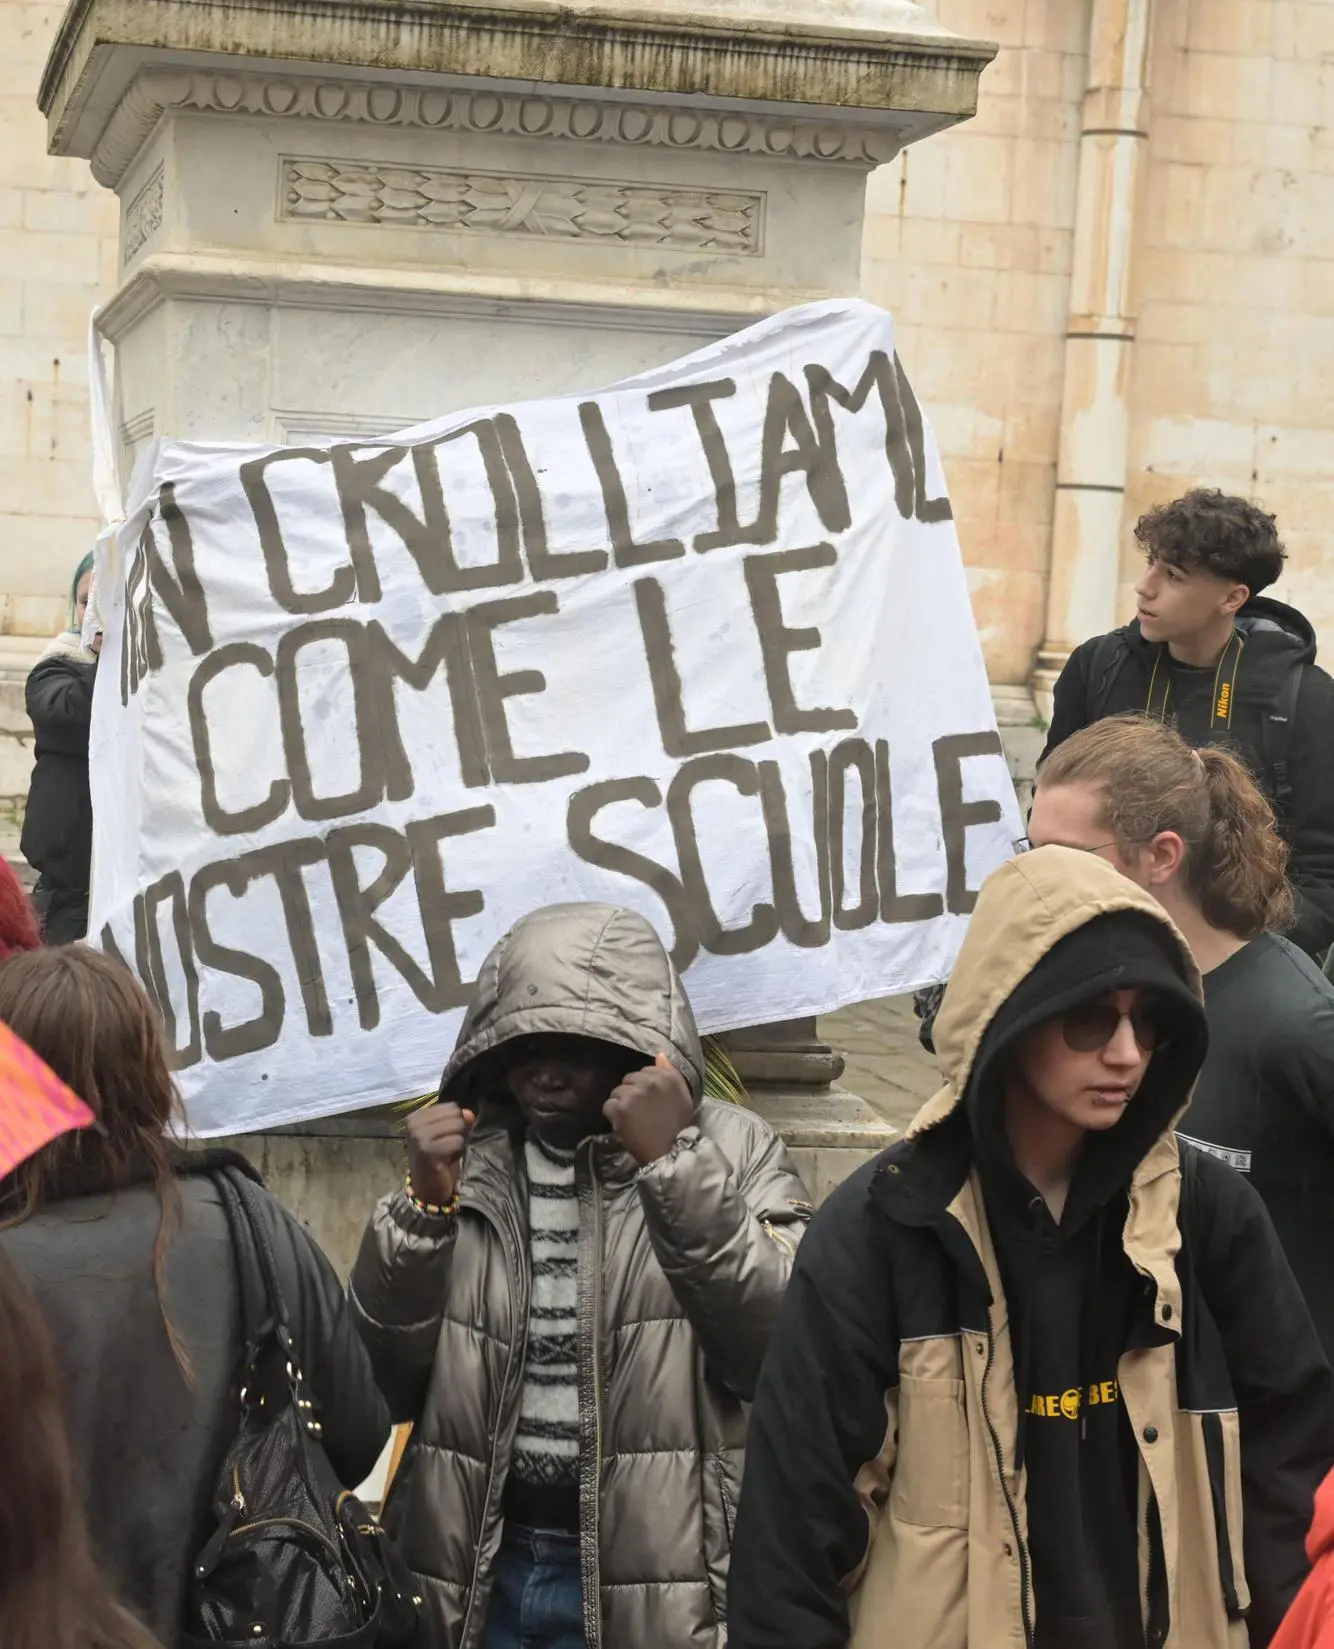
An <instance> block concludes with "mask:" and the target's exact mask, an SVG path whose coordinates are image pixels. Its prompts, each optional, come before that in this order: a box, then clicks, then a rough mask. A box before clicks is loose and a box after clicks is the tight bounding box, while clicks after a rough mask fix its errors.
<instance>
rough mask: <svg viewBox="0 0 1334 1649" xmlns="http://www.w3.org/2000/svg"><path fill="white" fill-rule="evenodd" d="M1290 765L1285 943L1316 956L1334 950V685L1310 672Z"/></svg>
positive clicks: (1302, 694) (1305, 677) (1306, 674)
mask: <svg viewBox="0 0 1334 1649" xmlns="http://www.w3.org/2000/svg"><path fill="white" fill-rule="evenodd" d="M1288 762H1289V771H1290V773H1291V779H1292V802H1291V806H1290V808H1289V811H1288V817H1287V818H1286V819H1285V820H1284V821H1283V822H1284V831H1285V834H1286V836H1287V838H1288V845H1289V846H1290V848H1291V849H1292V859H1291V863H1290V866H1289V874H1290V875H1291V877H1292V884H1293V887H1294V889H1295V891H1296V894H1297V921H1296V924H1295V925H1294V927H1293V928H1292V930H1291V931H1290V932H1289V934H1288V938H1289V939H1291V940H1292V942H1293V944H1294V945H1298V946H1300V947H1301V949H1302V950H1304V951H1305V952H1306V953H1307V955H1308V956H1319V955H1321V954H1323V952H1325V951H1326V950H1328V949H1329V947H1330V945H1332V944H1334V681H1331V680H1330V678H1329V677H1328V676H1327V675H1326V674H1325V672H1324V671H1323V670H1318V669H1316V668H1315V667H1314V666H1311V667H1309V668H1308V669H1307V670H1306V671H1305V672H1304V673H1303V676H1302V685H1301V690H1300V692H1299V693H1298V696H1297V712H1296V717H1295V725H1294V727H1293V731H1292V745H1291V749H1290V750H1289V753H1288Z"/></svg>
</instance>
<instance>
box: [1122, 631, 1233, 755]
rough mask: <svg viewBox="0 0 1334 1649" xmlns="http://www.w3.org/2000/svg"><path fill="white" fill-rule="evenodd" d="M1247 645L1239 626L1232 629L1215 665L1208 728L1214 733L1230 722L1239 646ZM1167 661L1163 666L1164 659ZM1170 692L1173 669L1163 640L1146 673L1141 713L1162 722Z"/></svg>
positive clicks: (1230, 723)
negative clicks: (1145, 693) (1147, 677)
mask: <svg viewBox="0 0 1334 1649" xmlns="http://www.w3.org/2000/svg"><path fill="white" fill-rule="evenodd" d="M1245 645H1246V638H1245V637H1244V636H1243V635H1242V633H1241V631H1240V630H1234V631H1233V632H1232V637H1231V640H1230V641H1229V642H1228V644H1227V646H1226V647H1224V649H1223V656H1222V658H1220V659H1219V661H1218V669H1217V670H1216V671H1215V672H1214V692H1213V713H1212V715H1211V716H1210V718H1209V731H1210V732H1211V733H1216V732H1218V731H1220V730H1222V731H1226V730H1227V729H1228V728H1230V727H1231V726H1232V703H1233V700H1234V698H1235V697H1236V687H1237V671H1238V669H1239V668H1240V666H1241V654H1242V649H1243V648H1244V647H1245ZM1165 660H1166V661H1167V663H1166V666H1165V664H1164V661H1165ZM1171 696H1172V670H1171V663H1170V660H1169V659H1168V652H1167V645H1166V643H1164V644H1163V645H1162V646H1160V647H1159V648H1158V650H1157V653H1156V655H1155V657H1154V661H1153V669H1152V671H1151V672H1150V675H1149V693H1148V698H1147V699H1146V701H1145V705H1144V714H1145V715H1146V716H1147V717H1148V718H1149V719H1150V720H1151V721H1161V722H1165V721H1166V720H1167V717H1168V701H1169V699H1170V698H1171Z"/></svg>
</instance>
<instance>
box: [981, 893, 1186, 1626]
mask: <svg viewBox="0 0 1334 1649" xmlns="http://www.w3.org/2000/svg"><path fill="white" fill-rule="evenodd" d="M1136 986H1138V987H1141V988H1144V989H1148V990H1151V991H1152V992H1153V993H1154V994H1155V996H1156V997H1157V998H1158V999H1159V1000H1160V1002H1161V1003H1162V1010H1161V1015H1162V1019H1163V1023H1164V1025H1165V1027H1166V1029H1167V1036H1166V1039H1165V1041H1164V1043H1163V1044H1162V1045H1161V1046H1160V1048H1159V1049H1158V1051H1157V1052H1156V1053H1155V1054H1154V1057H1153V1059H1152V1061H1151V1063H1150V1065H1149V1068H1148V1071H1147V1072H1146V1073H1145V1076H1144V1080H1143V1082H1142V1083H1141V1085H1140V1088H1139V1090H1138V1092H1137V1093H1136V1094H1135V1096H1134V1098H1133V1100H1132V1101H1131V1103H1130V1105H1129V1106H1128V1107H1127V1109H1126V1112H1125V1114H1124V1116H1123V1117H1122V1119H1121V1121H1120V1122H1118V1123H1117V1124H1116V1126H1115V1127H1113V1128H1110V1129H1108V1130H1107V1131H1106V1132H1105V1133H1101V1134H1089V1135H1088V1136H1087V1138H1086V1140H1085V1143H1084V1147H1083V1150H1082V1152H1081V1155H1080V1160H1079V1163H1078V1166H1077V1168H1076V1171H1075V1175H1074V1179H1073V1181H1072V1182H1071V1186H1070V1191H1069V1195H1068V1197H1067V1199H1066V1204H1065V1208H1064V1211H1063V1213H1062V1216H1061V1220H1060V1223H1059V1224H1058V1223H1057V1222H1056V1221H1055V1220H1054V1219H1053V1218H1052V1216H1051V1213H1050V1211H1049V1209H1048V1207H1047V1204H1046V1202H1045V1201H1044V1200H1043V1198H1042V1197H1041V1196H1040V1195H1039V1193H1038V1192H1037V1190H1036V1189H1035V1188H1034V1187H1033V1186H1032V1185H1031V1184H1030V1183H1029V1182H1028V1180H1027V1179H1025V1178H1024V1176H1023V1175H1022V1174H1021V1173H1020V1172H1019V1170H1018V1169H1017V1168H1016V1167H1015V1164H1014V1159H1013V1157H1012V1155H1011V1152H1010V1146H1009V1141H1008V1139H1007V1137H1006V1133H1005V1124H1004V1090H1003V1077H1004V1067H1005V1065H1006V1062H1007V1059H1008V1056H1009V1055H1010V1053H1011V1052H1012V1051H1013V1049H1014V1046H1015V1043H1016V1041H1017V1040H1018V1038H1019V1037H1021V1036H1022V1035H1023V1034H1024V1033H1025V1032H1026V1031H1028V1030H1031V1029H1033V1028H1034V1027H1035V1026H1037V1025H1039V1024H1042V1023H1043V1022H1045V1021H1047V1020H1049V1019H1052V1018H1054V1017H1055V1016H1056V1015H1057V1014H1059V1013H1061V1012H1062V1011H1064V1010H1065V1009H1066V1008H1070V1007H1074V1006H1075V1005H1076V1004H1078V1003H1081V1002H1087V1001H1090V1000H1092V999H1094V998H1097V997H1100V996H1103V995H1105V994H1106V993H1108V992H1110V991H1118V990H1128V989H1130V988H1132V987H1136ZM1206 1040H1207V1033H1206V1030H1205V1023H1204V1014H1203V1010H1202V1009H1201V1006H1200V1003H1199V1000H1198V998H1197V997H1196V996H1195V995H1194V993H1193V992H1192V991H1191V990H1190V988H1189V987H1188V986H1187V985H1186V983H1185V982H1184V980H1183V979H1182V977H1181V973H1180V960H1179V957H1177V956H1174V955H1173V950H1172V944H1171V940H1170V938H1169V937H1168V935H1167V933H1166V932H1165V930H1163V929H1162V928H1161V927H1156V926H1155V925H1153V924H1151V923H1149V922H1148V921H1146V920H1144V919H1143V918H1141V917H1139V916H1137V915H1134V914H1131V913H1124V914H1118V915H1113V916H1104V917H1102V918H1100V919H1099V920H1098V921H1096V922H1093V923H1091V924H1089V925H1088V926H1086V927H1083V928H1080V929H1078V930H1077V931H1076V932H1074V933H1072V934H1069V935H1068V936H1067V937H1066V938H1064V939H1062V940H1061V941H1060V942H1059V943H1058V944H1056V945H1055V946H1054V947H1053V948H1052V949H1051V950H1050V951H1049V952H1048V953H1047V955H1046V956H1045V957H1044V958H1043V960H1042V961H1041V962H1040V963H1039V964H1038V966H1037V967H1036V968H1035V969H1034V970H1033V972H1032V973H1031V974H1029V976H1028V977H1027V979H1025V980H1024V982H1023V983H1022V984H1021V985H1020V986H1019V988H1018V989H1017V990H1016V991H1015V992H1014V994H1013V995H1012V996H1011V997H1010V998H1009V999H1008V1001H1007V1002H1006V1003H1005V1004H1004V1006H1003V1007H1001V1009H1000V1010H999V1012H998V1013H997V1015H996V1017H995V1018H994V1019H993V1021H992V1022H991V1025H990V1027H989V1028H988V1031H987V1034H986V1036H985V1038H984V1039H983V1042H982V1046H981V1048H980V1049H979V1051H978V1058H977V1062H976V1064H975V1065H974V1068H973V1075H972V1078H971V1080H970V1082H969V1086H968V1090H967V1094H966V1098H965V1105H966V1108H967V1110H968V1114H969V1120H970V1122H971V1125H972V1131H973V1137H974V1140H975V1142H976V1144H975V1149H976V1153H977V1157H976V1160H977V1167H978V1174H979V1177H980V1179H981V1182H982V1190H983V1196H984V1199H985V1202H986V1210H987V1219H988V1222H989V1224H990V1226H991V1231H992V1237H993V1240H994V1242H995V1245H996V1255H997V1259H998V1261H999V1264H1000V1270H1001V1276H1002V1278H1003V1280H1004V1283H1005V1297H1006V1300H1007V1302H1008V1304H1009V1307H1010V1313H1011V1341H1012V1343H1013V1345H1014V1347H1015V1383H1016V1386H1017V1390H1018V1397H1019V1413H1020V1421H1019V1426H1020V1435H1019V1439H1018V1443H1017V1447H1016V1459H1017V1462H1018V1463H1020V1464H1023V1465H1026V1466H1027V1470H1028V1527H1029V1545H1030V1548H1031V1551H1032V1559H1033V1590H1034V1595H1035V1596H1036V1598H1037V1603H1038V1608H1037V1636H1036V1640H1035V1649H1142V1646H1143V1642H1144V1638H1143V1630H1142V1625H1141V1611H1140V1603H1139V1575H1138V1567H1137V1558H1136V1550H1137V1541H1136V1529H1135V1516H1136V1512H1135V1506H1136V1474H1137V1459H1138V1456H1137V1452H1136V1448H1135V1442H1134V1439H1133V1437H1132V1436H1131V1435H1130V1428H1129V1422H1128V1420H1127V1418H1126V1414H1125V1410H1124V1408H1123V1407H1122V1405H1121V1402H1120V1400H1119V1389H1118V1386H1117V1364H1118V1362H1119V1360H1120V1358H1121V1355H1122V1353H1123V1352H1124V1351H1125V1350H1126V1347H1127V1344H1128V1336H1129V1334H1130V1328H1131V1322H1132V1318H1133V1315H1134V1306H1135V1304H1136V1302H1137V1300H1139V1298H1140V1297H1141V1296H1142V1294H1143V1292H1144V1283H1143V1279H1141V1278H1140V1277H1138V1276H1137V1274H1136V1272H1135V1270H1134V1268H1133V1267H1132V1265H1131V1263H1130V1261H1129V1260H1128V1259H1127V1257H1126V1254H1125V1251H1124V1249H1123V1248H1122V1246H1121V1240H1120V1238H1121V1230H1122V1228H1123V1226H1124V1224H1125V1218H1126V1213H1127V1209H1128V1197H1127V1190H1128V1187H1129V1184H1130V1179H1131V1176H1132V1174H1133V1173H1134V1171H1135V1168H1136V1167H1137V1166H1138V1164H1139V1162H1140V1160H1141V1159H1142V1158H1143V1157H1144V1155H1145V1153H1146V1152H1147V1151H1148V1150H1149V1148H1150V1147H1151V1146H1152V1145H1153V1143H1154V1141H1155V1140H1156V1139H1157V1138H1158V1137H1159V1135H1161V1134H1162V1133H1163V1132H1164V1131H1165V1130H1166V1129H1167V1128H1168V1127H1170V1126H1171V1121H1172V1118H1173V1117H1174V1116H1175V1115H1176V1113H1177V1112H1178V1111H1179V1110H1180V1109H1181V1107H1182V1105H1183V1103H1184V1101H1185V1097H1186V1095H1187V1093H1188V1091H1189V1088H1190V1083H1191V1080H1192V1078H1193V1077H1194V1074H1195V1072H1196V1070H1197V1069H1198V1067H1199V1063H1200V1060H1201V1058H1202V1057H1203V1054H1204V1048H1205V1044H1206Z"/></svg>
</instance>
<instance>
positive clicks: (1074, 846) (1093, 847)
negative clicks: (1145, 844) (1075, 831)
mask: <svg viewBox="0 0 1334 1649" xmlns="http://www.w3.org/2000/svg"><path fill="white" fill-rule="evenodd" d="M1011 845H1012V846H1013V848H1014V851H1015V852H1016V853H1033V852H1036V848H1035V847H1034V844H1033V843H1032V842H1031V841H1030V840H1029V838H1028V837H1027V836H1021V837H1020V838H1019V840H1018V841H1017V842H1014V843H1012V844H1011ZM1053 845H1055V846H1059V847H1068V848H1070V849H1071V851H1072V852H1075V853H1101V852H1102V850H1103V848H1105V847H1125V846H1129V845H1133V844H1129V843H1126V842H1124V841H1122V840H1121V838H1120V837H1114V838H1113V839H1112V840H1111V841H1110V842H1088V843H1085V842H1059V843H1055V844H1053Z"/></svg>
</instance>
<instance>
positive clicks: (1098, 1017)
mask: <svg viewBox="0 0 1334 1649" xmlns="http://www.w3.org/2000/svg"><path fill="white" fill-rule="evenodd" d="M1123 1019H1128V1020H1129V1021H1130V1028H1131V1030H1132V1031H1133V1032H1134V1033H1135V1043H1136V1045H1137V1046H1138V1048H1139V1050H1140V1052H1141V1053H1146V1054H1151V1053H1153V1052H1154V1050H1155V1049H1156V1048H1158V1047H1159V1046H1161V1044H1162V1043H1163V1042H1164V1041H1165V1040H1166V1038H1165V1036H1164V1034H1163V1027H1162V1019H1161V1014H1160V1012H1159V1008H1158V1004H1157V1003H1155V1002H1136V1004H1135V1006H1134V1007H1133V1008H1131V1009H1130V1011H1129V1012H1128V1013H1122V1011H1121V1009H1120V1008H1118V1007H1117V1005H1116V1004H1115V1002H1081V1003H1080V1005H1079V1006H1078V1007H1077V1008H1070V1009H1068V1010H1067V1011H1066V1012H1065V1013H1063V1014H1062V1015H1061V1035H1062V1036H1063V1037H1064V1038H1065V1045H1066V1047H1067V1048H1069V1049H1070V1050H1071V1052H1072V1053H1077V1054H1092V1053H1097V1052H1098V1050H1099V1049H1100V1048H1105V1047H1106V1046H1107V1044H1108V1043H1109V1042H1110V1041H1111V1040H1112V1038H1113V1037H1114V1036H1115V1035H1116V1033H1117V1031H1119V1030H1120V1029H1121V1021H1122V1020H1123Z"/></svg>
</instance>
